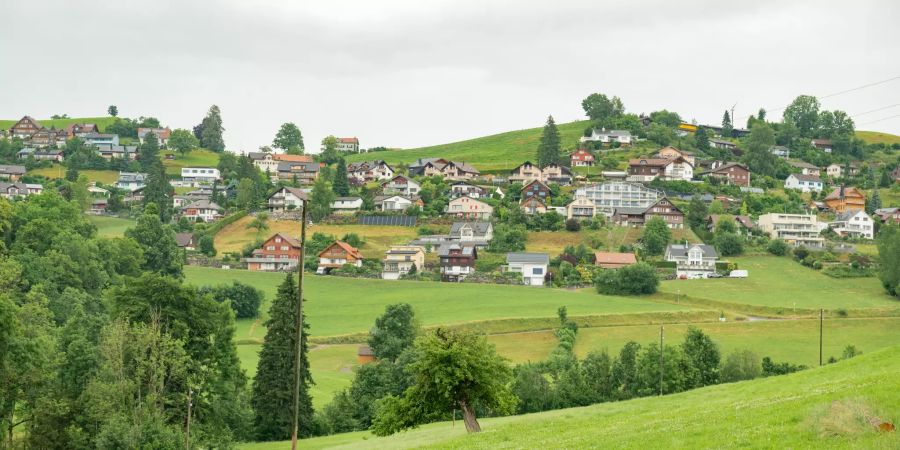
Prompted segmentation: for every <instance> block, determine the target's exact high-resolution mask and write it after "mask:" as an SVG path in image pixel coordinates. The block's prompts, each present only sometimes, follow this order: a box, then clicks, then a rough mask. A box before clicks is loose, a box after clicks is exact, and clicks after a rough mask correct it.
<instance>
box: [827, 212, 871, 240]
mask: <svg viewBox="0 0 900 450" xmlns="http://www.w3.org/2000/svg"><path fill="white" fill-rule="evenodd" d="M828 226H829V227H831V229H832V230H834V232H835V233H837V234H839V235H841V236H848V237H852V238H862V239H873V238H874V237H875V226H874V223H873V222H872V218H871V217H869V215H868V214H866V212H865V211H864V210H862V209H848V210H846V211H844V212H840V213H838V214H837V215H836V216H835V217H834V221H833V222H831V223H830V224H828Z"/></svg>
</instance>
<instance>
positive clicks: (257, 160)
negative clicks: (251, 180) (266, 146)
mask: <svg viewBox="0 0 900 450" xmlns="http://www.w3.org/2000/svg"><path fill="white" fill-rule="evenodd" d="M247 156H248V157H249V158H250V160H251V161H253V165H255V166H256V167H259V170H261V171H262V172H263V173H267V174H269V175H270V176H276V175H277V174H278V164H279V163H282V162H291V163H312V162H313V157H312V156H310V155H288V154H285V153H264V152H250V153H248V154H247Z"/></svg>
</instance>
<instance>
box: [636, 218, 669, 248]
mask: <svg viewBox="0 0 900 450" xmlns="http://www.w3.org/2000/svg"><path fill="white" fill-rule="evenodd" d="M671 240H672V230H670V229H669V225H668V224H667V223H666V221H665V220H664V219H663V218H662V217H659V216H653V217H651V218H650V220H648V221H647V222H646V223H645V224H644V233H643V234H642V235H641V244H642V245H643V249H644V254H646V255H650V256H656V255H662V254H663V252H665V251H666V245H668V244H669V241H671Z"/></svg>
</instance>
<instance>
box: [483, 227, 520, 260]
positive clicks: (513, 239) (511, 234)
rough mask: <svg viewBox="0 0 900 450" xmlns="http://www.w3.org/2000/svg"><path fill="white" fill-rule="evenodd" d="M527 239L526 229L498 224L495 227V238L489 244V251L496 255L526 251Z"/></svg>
mask: <svg viewBox="0 0 900 450" xmlns="http://www.w3.org/2000/svg"><path fill="white" fill-rule="evenodd" d="M527 238H528V233H527V232H526V231H525V227H523V226H521V225H507V224H505V223H498V224H497V225H496V226H495V227H494V238H493V239H491V242H490V243H489V244H488V250H489V251H491V252H495V253H501V252H518V251H522V250H525V241H526V239H527Z"/></svg>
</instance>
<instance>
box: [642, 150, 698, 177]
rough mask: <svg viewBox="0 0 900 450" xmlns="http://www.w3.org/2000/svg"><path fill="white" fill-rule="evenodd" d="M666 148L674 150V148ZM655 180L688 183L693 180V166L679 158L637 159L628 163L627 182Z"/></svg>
mask: <svg viewBox="0 0 900 450" xmlns="http://www.w3.org/2000/svg"><path fill="white" fill-rule="evenodd" d="M666 148H671V149H674V147H666ZM664 150H665V149H664ZM676 150H677V149H676ZM657 178H660V179H662V180H684V181H690V180H691V179H692V178H694V165H693V164H692V163H690V162H688V160H686V159H684V158H682V157H680V156H679V157H674V158H671V159H669V158H638V159H631V160H629V161H628V178H627V179H628V181H639V182H649V181H653V180H655V179H657Z"/></svg>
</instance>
